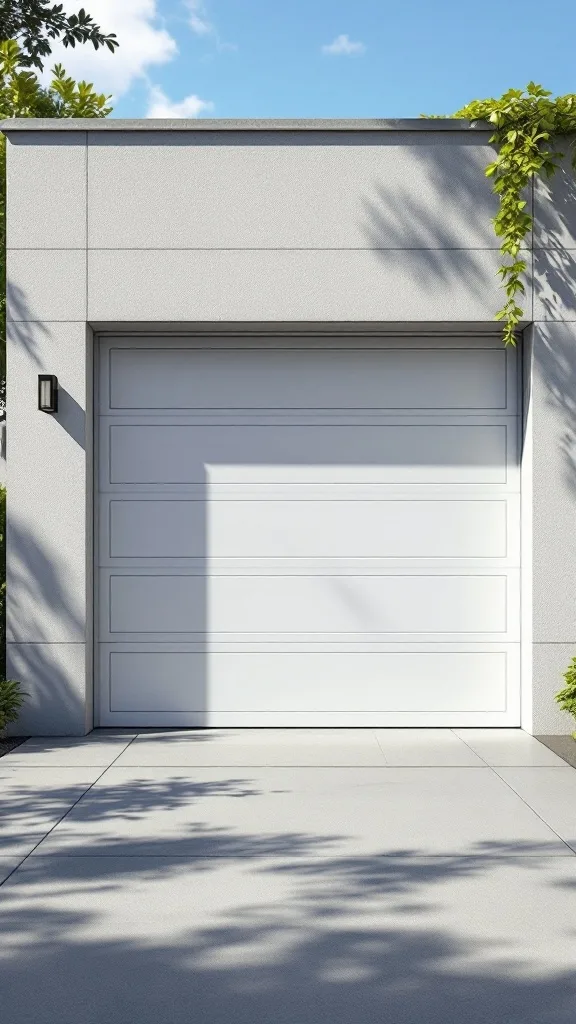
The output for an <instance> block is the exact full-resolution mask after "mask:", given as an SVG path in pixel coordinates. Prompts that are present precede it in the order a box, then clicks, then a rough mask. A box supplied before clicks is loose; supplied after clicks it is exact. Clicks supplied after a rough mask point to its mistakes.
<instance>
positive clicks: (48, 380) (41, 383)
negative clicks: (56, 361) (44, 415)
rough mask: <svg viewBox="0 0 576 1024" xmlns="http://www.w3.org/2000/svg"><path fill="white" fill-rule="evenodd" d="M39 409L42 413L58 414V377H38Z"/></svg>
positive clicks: (41, 374) (44, 375) (43, 374)
mask: <svg viewBox="0 0 576 1024" xmlns="http://www.w3.org/2000/svg"><path fill="white" fill-rule="evenodd" d="M38 408H39V410H40V412H58V377H55V376H54V374H53V373H40V374H39V375H38Z"/></svg>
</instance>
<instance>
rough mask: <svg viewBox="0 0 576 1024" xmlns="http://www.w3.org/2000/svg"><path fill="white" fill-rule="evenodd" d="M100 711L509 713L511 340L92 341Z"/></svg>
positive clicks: (514, 623) (308, 718)
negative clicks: (96, 366)
mask: <svg viewBox="0 0 576 1024" xmlns="http://www.w3.org/2000/svg"><path fill="white" fill-rule="evenodd" d="M101 349H102V350H101V361H100V389H99V390H100V408H101V416H100V430H99V510H98V522H99V543H98V607H99V623H100V624H99V644H98V648H99V651H98V658H97V661H98V672H99V677H100V687H99V694H100V696H99V703H100V723H101V724H102V725H114V724H116V725H130V726H132V725H143V726H145V725H159V726H164V725H190V726H194V725H214V726H237V725H246V726H257V725H314V726H318V725H326V726H328V725H377V724H378V725H404V726H405V725H444V726H451V725H461V726H462V725H518V724H519V692H520V685H519V639H520V636H519V630H520V612H519V604H520V601H519V593H520V586H519V473H518V468H517V447H518V420H517V408H516V401H517V393H518V389H517V379H516V360H515V353H513V352H511V351H505V350H504V348H503V346H502V343H501V342H500V340H499V339H498V338H494V337H492V338H490V337H484V338H478V337H472V338H460V339H457V338H445V339H438V338H435V339H434V338H420V339H418V340H413V339H412V340H410V339H406V338H398V339H389V338H370V337H363V338H359V337H356V338H351V337H347V338H344V337H332V338H319V337H310V338H300V337H293V338H285V337H276V338H263V337H252V338H250V337H242V338H235V339H233V338H226V337H221V338H210V337H205V338H196V339H191V338H178V337H167V338H163V339H159V338H157V337H156V338H146V337H144V338H128V337H113V338H112V337H110V338H107V339H105V340H103V341H102V346H101Z"/></svg>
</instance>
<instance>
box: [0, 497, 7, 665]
mask: <svg viewBox="0 0 576 1024" xmlns="http://www.w3.org/2000/svg"><path fill="white" fill-rule="evenodd" d="M5 675H6V488H5V487H2V486H1V485H0V679H4V677H5Z"/></svg>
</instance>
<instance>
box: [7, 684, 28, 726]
mask: <svg viewBox="0 0 576 1024" xmlns="http://www.w3.org/2000/svg"><path fill="white" fill-rule="evenodd" d="M27 696H28V694H27V693H24V691H23V690H22V689H21V687H20V683H17V682H16V680H15V679H0V732H2V730H3V729H5V728H6V726H7V725H8V723H9V722H15V721H16V720H17V718H18V714H19V711H20V708H21V707H22V705H23V704H24V701H25V699H26V697H27Z"/></svg>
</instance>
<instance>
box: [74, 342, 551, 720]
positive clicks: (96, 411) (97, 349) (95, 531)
mask: <svg viewBox="0 0 576 1024" xmlns="http://www.w3.org/2000/svg"><path fill="white" fill-rule="evenodd" d="M272 334H273V335H274V336H275V337H277V338H278V339H281V338H283V337H284V338H286V339H288V338H297V337H298V336H301V337H303V338H304V337H305V338H310V337H311V336H317V337H318V338H321V339H326V338H328V337H330V336H335V335H336V336H338V337H339V338H341V339H342V338H344V337H348V338H350V341H351V343H352V344H353V343H354V342H355V341H361V339H362V338H366V337H368V338H382V339H383V340H385V339H386V337H398V336H399V335H401V336H402V337H405V338H406V339H407V340H408V339H421V338H429V339H437V340H439V341H440V340H441V339H446V338H452V339H454V338H462V337H463V336H470V335H475V336H482V337H490V338H491V339H494V337H495V332H494V330H493V329H486V328H485V327H484V328H481V329H478V327H476V329H472V330H471V329H470V328H469V327H467V328H466V329H465V330H464V329H463V326H462V325H459V326H458V329H454V328H453V329H451V330H444V329H438V328H437V329H434V328H433V327H428V326H425V325H422V327H421V328H420V329H414V328H413V327H412V328H411V329H409V330H399V329H398V328H394V329H393V330H392V329H390V328H388V329H382V327H381V326H380V327H378V328H373V327H371V326H367V327H359V328H354V329H351V327H350V325H349V324H346V325H341V326H339V325H332V324H330V325H326V326H324V327H321V326H319V325H314V326H311V325H302V324H300V325H283V326H282V327H279V326H278V325H274V326H273V327H272V326H271V325H257V326H255V325H246V326H242V325H236V324H234V325H225V326H222V325H190V327H188V326H186V328H185V329H184V328H182V329H177V330H175V329H172V330H170V329H161V328H157V329H145V330H141V329H137V328H136V327H134V328H131V329H127V328H126V326H125V325H119V327H118V329H114V328H113V327H110V326H109V325H106V330H103V331H99V332H97V333H96V332H95V334H94V377H93V460H92V468H93V502H92V500H91V505H93V512H92V517H93V522H92V524H89V526H90V525H92V530H91V531H90V532H91V533H92V551H93V557H91V558H90V562H91V571H92V573H93V600H92V605H93V616H92V629H93V637H92V641H93V642H92V644H91V647H92V651H93V678H94V711H95V724H101V722H102V716H101V711H100V694H99V688H100V683H99V678H100V677H99V625H98V622H99V598H100V595H99V592H98V575H99V574H98V569H97V565H98V536H99V511H98V509H99V501H98V497H99V490H98V465H99V448H98V437H99V430H98V424H99V416H100V396H99V368H100V353H101V348H102V344H101V343H102V340H104V339H107V338H109V337H110V336H114V337H123V338H126V339H142V338H147V339H154V338H158V339H163V340H165V339H166V338H168V337H173V338H175V339H177V338H178V339H186V338H194V337H200V336H202V337H207V336H211V337H213V338H214V339H216V338H218V337H223V338H224V337H225V338H234V339H238V338H242V337H244V338H245V339H249V338H250V337H254V336H255V335H261V336H270V335H272ZM516 366H517V373H516V378H517V380H516V386H517V389H518V390H517V393H518V409H519V415H518V419H517V423H518V433H519V437H518V450H519V452H520V453H521V455H522V454H523V453H522V436H521V435H522V424H523V422H524V419H525V414H526V410H525V409H523V408H522V399H523V396H524V395H525V388H524V387H523V386H522V380H523V374H522V351H521V347H519V351H518V359H517V361H516ZM519 470H521V485H520V492H521V493H520V502H521V525H520V533H521V537H520V542H521V554H522V566H523V569H522V596H523V597H524V593H523V591H524V588H525V586H526V578H525V577H526V565H525V556H526V553H527V541H528V530H527V529H526V524H527V520H528V518H529V517H527V515H526V509H525V507H524V506H525V501H524V489H525V473H524V468H523V464H522V459H521V461H520V466H519ZM528 525H529V524H528ZM522 603H523V604H525V602H522ZM524 627H525V623H524V619H523V617H522V618H521V643H520V645H519V648H518V650H519V656H520V657H521V661H522V662H523V665H522V671H521V672H520V707H521V710H522V714H523V715H524V713H525V708H526V707H527V706H528V704H529V703H530V698H531V694H529V695H528V699H526V698H527V695H526V687H527V685H528V684H529V682H530V680H529V678H527V676H526V657H525V650H526V638H525V635H524V633H525V628H524ZM153 717H154V718H155V719H156V720H155V721H150V725H158V726H161V725H162V723H161V721H159V719H160V718H161V717H162V716H160V715H154V716H153ZM322 717H323V719H324V720H325V724H326V725H330V724H340V725H342V722H341V721H338V722H336V721H334V722H330V718H331V716H330V714H329V713H323V715H322ZM119 724H120V723H119ZM350 724H351V725H352V724H354V723H353V722H350ZM363 724H366V723H363ZM398 724H399V726H402V724H403V723H402V722H399V723H398ZM503 724H504V725H512V724H514V725H519V724H520V721H514V722H513V723H512V722H506V723H503Z"/></svg>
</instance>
